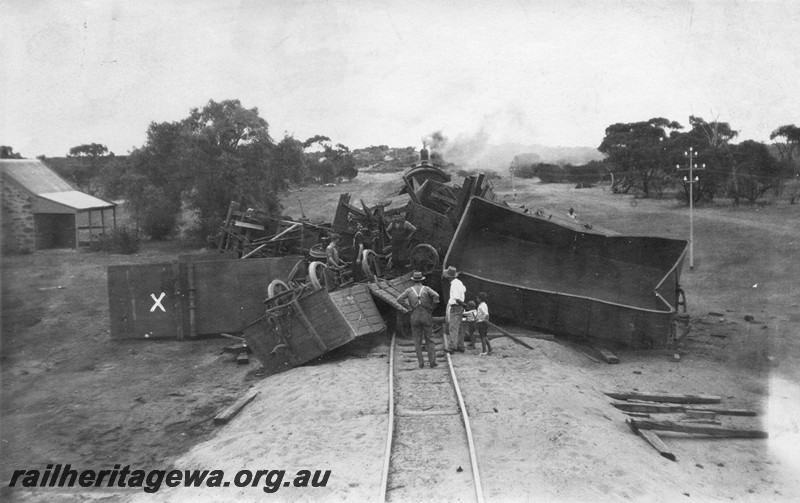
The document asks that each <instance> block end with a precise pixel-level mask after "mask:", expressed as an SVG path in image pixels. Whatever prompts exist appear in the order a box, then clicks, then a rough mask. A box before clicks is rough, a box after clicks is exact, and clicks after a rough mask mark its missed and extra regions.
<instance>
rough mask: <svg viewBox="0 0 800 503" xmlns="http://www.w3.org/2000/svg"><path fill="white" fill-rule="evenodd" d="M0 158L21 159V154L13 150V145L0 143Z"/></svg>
mask: <svg viewBox="0 0 800 503" xmlns="http://www.w3.org/2000/svg"><path fill="white" fill-rule="evenodd" d="M0 159H22V154H20V153H18V152H14V147H9V146H8V145H0Z"/></svg>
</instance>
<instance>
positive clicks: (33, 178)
mask: <svg viewBox="0 0 800 503" xmlns="http://www.w3.org/2000/svg"><path fill="white" fill-rule="evenodd" d="M0 169H2V172H3V173H5V174H7V175H8V176H9V177H11V179H12V180H14V181H15V182H17V183H18V184H20V185H22V186H23V187H24V188H25V189H27V190H29V191H30V192H32V193H34V194H36V195H39V194H49V193H52V192H66V191H73V190H75V189H74V188H72V186H71V185H70V184H69V183H67V181H66V180H64V179H63V178H61V177H60V176H58V175H57V174H56V172H55V171H53V170H51V169H50V168H48V167H47V166H45V165H44V164H43V163H42V162H41V161H39V160H36V159H0Z"/></svg>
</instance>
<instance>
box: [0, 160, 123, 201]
mask: <svg viewBox="0 0 800 503" xmlns="http://www.w3.org/2000/svg"><path fill="white" fill-rule="evenodd" d="M0 170H1V171H2V173H3V174H5V175H8V176H9V177H10V178H11V179H12V180H14V181H15V182H17V183H18V184H20V185H21V186H22V187H24V188H25V189H26V190H28V191H29V192H31V193H32V194H34V195H36V196H39V197H42V198H44V199H47V200H50V201H53V202H56V203H58V204H62V205H64V206H68V207H70V208H74V209H76V210H92V209H99V208H112V207H114V206H116V205H115V204H114V203H110V202H108V201H104V200H102V199H99V198H97V197H94V196H90V195H89V194H84V193H83V192H80V191H77V190H75V189H74V188H73V187H72V186H71V185H70V184H69V183H67V181H66V180H64V179H63V178H61V177H60V176H58V174H56V172H55V171H53V170H51V169H50V168H48V167H47V166H45V165H44V163H42V162H41V161H39V160H36V159H0Z"/></svg>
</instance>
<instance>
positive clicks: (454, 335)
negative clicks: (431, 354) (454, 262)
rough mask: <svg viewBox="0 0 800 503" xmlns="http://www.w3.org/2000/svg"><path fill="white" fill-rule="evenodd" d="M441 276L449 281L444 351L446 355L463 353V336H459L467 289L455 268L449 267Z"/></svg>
mask: <svg viewBox="0 0 800 503" xmlns="http://www.w3.org/2000/svg"><path fill="white" fill-rule="evenodd" d="M442 276H443V277H444V278H445V279H448V280H450V296H449V298H448V300H447V313H446V316H445V317H446V319H447V327H448V329H447V332H445V334H444V350H445V351H447V352H448V353H452V352H453V351H459V352H461V353H463V352H464V336H463V335H462V334H461V316H462V315H463V314H464V306H465V305H466V304H465V303H464V296H465V295H466V293H467V288H466V287H465V286H464V283H462V282H461V280H460V279H458V271H457V270H456V268H455V267H453V266H449V267H448V268H447V269H445V270H444V273H442ZM448 335H449V336H448Z"/></svg>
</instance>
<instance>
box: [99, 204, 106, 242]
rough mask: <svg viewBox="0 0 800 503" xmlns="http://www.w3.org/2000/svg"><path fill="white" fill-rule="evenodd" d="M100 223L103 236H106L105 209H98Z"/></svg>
mask: <svg viewBox="0 0 800 503" xmlns="http://www.w3.org/2000/svg"><path fill="white" fill-rule="evenodd" d="M100 225H102V226H103V237H106V210H105V209H101V210H100Z"/></svg>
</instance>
